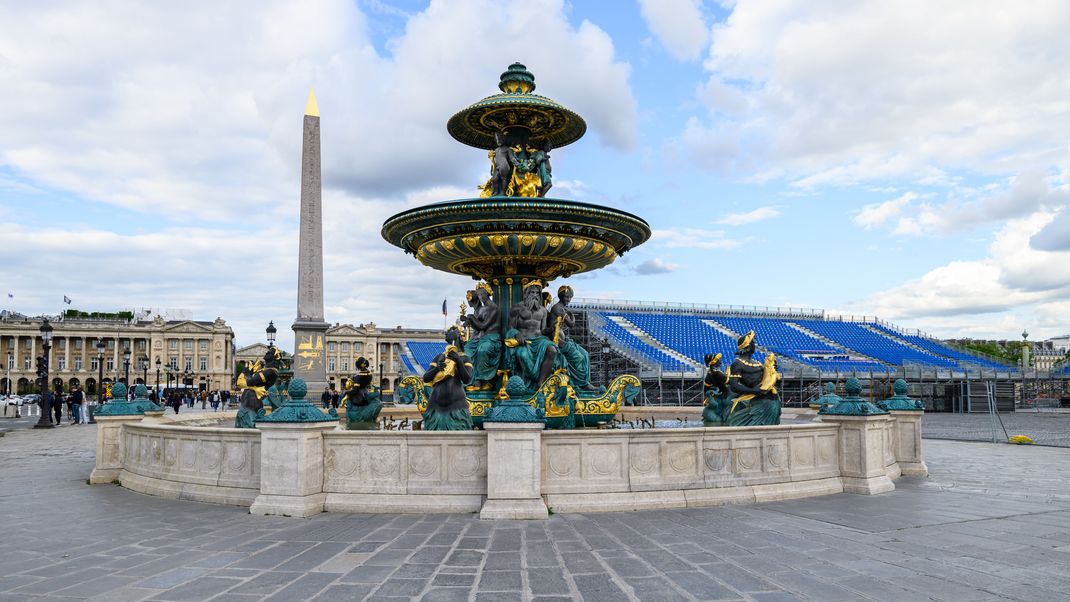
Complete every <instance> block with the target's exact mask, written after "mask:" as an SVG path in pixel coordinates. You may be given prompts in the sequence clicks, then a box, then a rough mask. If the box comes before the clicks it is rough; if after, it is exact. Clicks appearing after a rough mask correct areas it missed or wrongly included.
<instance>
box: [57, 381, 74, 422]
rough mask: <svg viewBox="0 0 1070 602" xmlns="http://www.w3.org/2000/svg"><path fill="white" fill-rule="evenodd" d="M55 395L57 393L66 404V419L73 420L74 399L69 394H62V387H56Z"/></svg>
mask: <svg viewBox="0 0 1070 602" xmlns="http://www.w3.org/2000/svg"><path fill="white" fill-rule="evenodd" d="M56 395H59V396H60V399H62V400H63V403H65V404H67V420H68V421H69V422H74V401H73V400H71V396H70V395H64V394H63V390H62V389H56Z"/></svg>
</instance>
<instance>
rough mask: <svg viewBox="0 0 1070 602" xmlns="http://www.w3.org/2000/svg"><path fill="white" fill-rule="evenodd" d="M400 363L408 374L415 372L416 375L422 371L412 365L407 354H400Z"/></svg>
mask: <svg viewBox="0 0 1070 602" xmlns="http://www.w3.org/2000/svg"><path fill="white" fill-rule="evenodd" d="M401 363H402V364H404V365H405V369H406V370H408V371H409V374H416V375H419V374H422V372H418V371H417V370H416V367H415V366H413V365H412V362H411V361H409V356H407V355H402V356H401Z"/></svg>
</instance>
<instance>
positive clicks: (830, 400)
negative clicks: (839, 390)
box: [814, 383, 843, 409]
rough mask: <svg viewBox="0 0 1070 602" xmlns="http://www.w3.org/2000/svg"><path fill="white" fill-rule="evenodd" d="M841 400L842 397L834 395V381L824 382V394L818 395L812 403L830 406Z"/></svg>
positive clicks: (823, 406)
mask: <svg viewBox="0 0 1070 602" xmlns="http://www.w3.org/2000/svg"><path fill="white" fill-rule="evenodd" d="M842 400H843V398H842V397H840V396H839V395H836V383H826V384H825V394H824V395H822V396H821V397H818V398H817V400H816V401H814V405H818V406H821V408H830V407H832V406H835V405H836V404H838V403H840V401H842ZM821 408H818V409H821Z"/></svg>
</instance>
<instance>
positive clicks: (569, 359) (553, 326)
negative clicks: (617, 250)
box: [545, 284, 598, 391]
mask: <svg viewBox="0 0 1070 602" xmlns="http://www.w3.org/2000/svg"><path fill="white" fill-rule="evenodd" d="M571 301H572V287H571V286H568V285H567V284H565V285H562V286H559V287H557V303H555V304H554V305H553V307H551V308H550V316H549V324H547V326H546V333H545V334H546V335H547V336H549V337H550V339H551V340H552V341H553V343H554V345H557V350H558V352H559V354H558V358H559V359H558V364H559V365H563V367H564V368H567V369H568V379H569V383H570V384H571V385H572V386H573V387H577V388H581V389H587V390H588V391H593V390H595V389H597V388H598V387H595V386H594V385H593V384H591V354H590V353H588V352H587V350H586V349H584V348H583V347H582V346H580V344H579V343H577V342H576V341H574V340H572V338H571V337H569V336H568V333H569V329H570V328H572V327H573V326H574V325H575V324H576V316H574V315H573V314H572V310H570V309H569V308H568V304H569V303H570V302H571Z"/></svg>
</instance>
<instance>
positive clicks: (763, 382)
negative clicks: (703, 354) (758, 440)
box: [726, 330, 780, 426]
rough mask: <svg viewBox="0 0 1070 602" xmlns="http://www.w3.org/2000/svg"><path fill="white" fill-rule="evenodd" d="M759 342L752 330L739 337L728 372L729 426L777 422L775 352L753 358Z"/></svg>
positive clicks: (778, 413)
mask: <svg viewBox="0 0 1070 602" xmlns="http://www.w3.org/2000/svg"><path fill="white" fill-rule="evenodd" d="M757 348H758V346H757V344H756V343H755V342H754V331H753V330H752V331H750V332H748V333H747V334H745V335H743V336H741V337H739V340H738V341H737V345H736V359H735V360H734V361H733V362H732V366H731V367H729V369H728V370H729V372H728V388H729V390H730V391H731V392H732V395H733V398H732V403H731V405H730V406H729V408H728V416H727V418H726V422H727V423H728V426H759V425H768V424H780V395H779V393H778V392H777V388H776V387H777V384H778V381H779V380H780V374H779V373H778V372H777V370H776V356H775V355H773V354H772V353H767V354H766V355H765V362H764V363H763V362H759V361H757V360H755V359H753V356H754V352H755V351H756V350H757Z"/></svg>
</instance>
